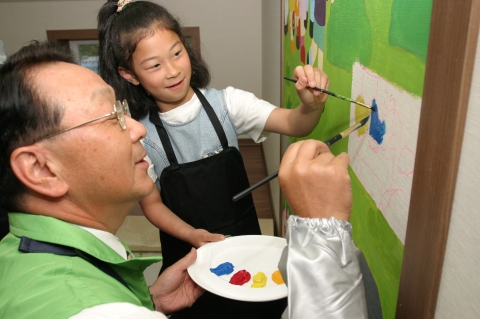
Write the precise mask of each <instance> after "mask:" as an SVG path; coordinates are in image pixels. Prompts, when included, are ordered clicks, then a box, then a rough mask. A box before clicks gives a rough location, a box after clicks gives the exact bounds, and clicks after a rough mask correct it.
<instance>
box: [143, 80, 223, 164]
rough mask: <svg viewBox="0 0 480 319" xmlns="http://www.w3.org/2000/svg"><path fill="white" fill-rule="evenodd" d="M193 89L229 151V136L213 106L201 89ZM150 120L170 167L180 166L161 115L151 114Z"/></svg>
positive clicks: (221, 141) (219, 137)
mask: <svg viewBox="0 0 480 319" xmlns="http://www.w3.org/2000/svg"><path fill="white" fill-rule="evenodd" d="M192 89H193V92H195V94H196V95H197V97H198V99H199V100H200V103H202V106H203V109H204V110H205V112H206V113H207V115H208V118H209V119H210V122H211V123H212V125H213V128H214V129H215V132H216V133H217V136H218V139H219V140H220V143H221V144H222V148H223V149H224V150H225V149H227V147H228V140H227V136H226V135H225V131H224V130H223V127H222V124H221V123H220V120H219V119H218V117H217V115H216V114H215V111H214V110H213V108H212V106H211V105H210V103H209V102H208V101H207V99H206V98H205V96H204V95H203V94H202V92H200V90H199V89H197V88H194V87H192ZM148 119H149V120H150V122H152V123H153V124H155V128H156V129H157V133H158V136H159V137H160V141H161V142H162V145H163V149H164V150H165V154H166V155H167V158H168V161H169V162H170V165H172V166H176V165H178V160H177V157H176V156H175V152H174V151H173V146H172V143H171V142H170V139H169V138H168V132H167V130H166V129H165V127H164V126H163V123H162V120H161V119H160V115H159V114H158V112H150V115H149V117H148Z"/></svg>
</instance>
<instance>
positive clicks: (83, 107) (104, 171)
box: [33, 63, 154, 214]
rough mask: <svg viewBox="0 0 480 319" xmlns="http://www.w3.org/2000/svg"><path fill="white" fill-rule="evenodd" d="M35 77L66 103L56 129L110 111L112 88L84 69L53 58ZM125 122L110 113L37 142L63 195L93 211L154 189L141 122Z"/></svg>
mask: <svg viewBox="0 0 480 319" xmlns="http://www.w3.org/2000/svg"><path fill="white" fill-rule="evenodd" d="M33 81H34V83H36V85H37V87H38V92H40V94H44V96H43V97H44V98H46V99H47V101H51V102H53V103H52V104H53V105H59V106H60V107H63V108H64V116H63V118H62V121H61V127H60V129H65V128H69V127H72V126H75V125H78V124H80V123H83V122H86V121H88V120H91V119H94V118H97V117H100V116H102V115H105V114H108V113H110V112H112V111H113V104H114V103H115V94H114V92H113V89H112V88H111V87H110V86H109V85H107V84H106V83H105V82H104V81H103V80H102V79H101V78H100V77H99V76H98V75H97V74H95V73H94V72H92V71H90V70H88V69H86V68H83V67H80V66H77V65H73V64H68V63H57V64H54V65H51V66H48V67H44V68H41V69H40V70H38V71H37V72H35V74H34V77H33ZM126 121H127V128H126V130H122V128H121V127H120V125H119V124H118V122H117V119H116V117H115V116H113V115H112V116H109V117H105V118H103V119H100V120H98V121H95V122H92V123H89V124H86V125H84V126H81V127H79V128H76V129H73V130H71V131H68V132H65V133H62V134H60V135H58V136H55V137H53V138H49V139H46V140H44V141H41V142H39V143H42V145H43V146H44V148H45V150H46V151H47V152H48V153H49V156H50V157H49V158H50V159H51V161H54V162H55V165H54V166H52V167H54V169H56V170H58V171H57V172H56V173H57V174H58V176H60V177H61V178H62V179H63V180H64V181H65V182H66V183H67V184H68V192H67V194H66V195H65V197H66V199H68V200H69V201H71V202H72V203H74V204H75V205H77V206H79V207H80V208H82V209H83V210H85V211H88V212H91V213H92V214H95V212H99V211H114V210H115V209H116V208H117V207H118V209H120V210H122V209H121V208H122V207H125V206H127V207H128V206H129V205H128V204H131V203H134V202H135V201H137V200H139V199H140V198H143V197H145V196H147V195H148V194H150V193H151V191H152V189H153V186H154V184H153V183H152V180H151V179H150V177H149V176H148V175H147V168H148V163H147V162H146V161H144V160H143V158H144V157H145V155H146V152H145V149H144V148H143V146H142V145H141V143H140V139H141V138H142V137H144V136H145V134H146V131H145V127H144V126H143V125H142V124H140V123H138V122H136V121H134V120H133V119H131V118H129V117H128V116H127V120H126ZM126 204H127V205H126ZM123 210H124V209H123Z"/></svg>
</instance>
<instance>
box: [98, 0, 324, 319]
mask: <svg viewBox="0 0 480 319" xmlns="http://www.w3.org/2000/svg"><path fill="white" fill-rule="evenodd" d="M98 28H99V40H100V68H99V69H100V75H101V76H102V77H103V78H104V79H105V81H106V82H107V83H109V84H110V85H111V86H112V87H113V88H114V89H115V91H116V94H117V98H121V99H127V101H128V102H129V105H130V107H131V112H132V115H133V117H134V118H136V119H139V120H140V122H142V123H143V124H144V125H145V126H146V128H147V132H148V133H147V136H146V137H145V139H144V145H145V148H146V150H147V152H148V155H149V157H150V159H151V160H152V161H153V163H154V165H155V172H156V173H157V175H158V176H160V178H159V179H158V180H157V187H158V188H159V190H160V195H161V196H159V195H158V192H157V193H154V194H152V195H151V196H150V197H148V198H146V199H145V200H142V202H141V203H140V204H141V206H142V209H143V211H144V214H145V216H146V217H147V218H148V219H149V220H150V221H151V222H152V223H153V224H155V225H156V226H157V227H158V228H159V229H160V240H161V244H162V255H163V258H164V259H163V266H162V271H163V269H165V268H166V267H168V266H170V265H171V264H173V263H174V262H176V261H177V260H178V259H179V258H181V257H183V256H184V255H185V254H187V253H188V251H189V250H190V249H191V244H189V243H188V242H185V241H189V238H188V235H185V234H186V233H188V234H190V233H191V231H189V232H184V229H186V228H188V227H193V228H194V229H205V230H206V231H209V232H215V233H218V234H229V235H233V236H235V235H249V234H261V233H260V227H259V224H258V219H257V215H256V211H255V207H254V205H253V199H252V196H251V195H249V196H245V197H244V198H242V199H241V200H239V201H237V202H233V201H232V197H233V196H234V195H236V194H237V193H239V192H241V191H242V190H244V189H246V188H248V187H249V183H248V179H247V174H246V171H245V168H244V165H243V160H242V157H241V155H240V152H239V151H238V140H237V135H240V134H248V135H250V136H251V137H252V138H253V139H254V140H255V141H256V142H262V141H263V140H264V139H265V138H266V134H265V133H264V131H266V132H275V133H280V134H285V135H290V136H296V137H301V136H305V135H307V134H309V133H310V132H311V131H312V130H313V129H314V128H315V126H316V125H317V123H318V121H319V119H320V115H321V113H322V111H323V108H324V106H325V101H326V99H327V96H326V95H325V94H323V93H320V92H318V91H314V90H311V89H309V87H321V88H325V89H327V88H328V77H327V75H326V74H325V73H324V72H322V71H321V70H319V69H315V68H313V67H312V66H310V65H306V66H299V67H297V68H295V70H294V73H293V76H294V77H295V78H296V79H298V81H297V83H296V84H295V85H296V88H297V92H298V95H299V98H300V100H301V104H300V105H299V106H298V107H297V108H295V109H293V110H289V109H284V108H278V107H275V106H273V105H271V104H270V103H268V102H266V101H263V100H260V99H257V98H256V97H255V96H254V95H253V94H251V93H248V92H245V91H241V90H238V89H234V88H232V87H227V88H226V89H224V90H215V89H211V88H206V87H207V86H208V83H209V82H210V74H209V71H208V68H207V66H206V64H205V63H204V61H203V60H202V59H201V58H200V57H199V55H198V54H197V53H196V52H195V51H194V49H193V48H192V47H191V46H189V45H186V44H185V39H184V37H183V35H182V32H181V27H180V25H179V23H178V21H177V20H176V19H174V18H173V17H172V16H171V15H170V14H169V12H168V11H167V10H166V9H165V8H163V7H161V6H159V5H157V4H154V3H151V2H148V1H135V2H130V1H129V0H126V1H124V0H120V1H118V3H117V1H108V2H107V3H106V4H104V5H103V6H102V8H101V9H100V12H99V14H98ZM162 201H163V203H162ZM172 212H173V213H172ZM161 214H167V216H170V217H171V219H172V220H173V221H174V222H173V225H172V224H170V223H168V222H165V219H163V218H159V216H160V215H161ZM177 216H178V217H180V218H181V220H182V221H179V220H178V219H177ZM185 223H186V224H187V225H186V224H185ZM206 231H204V232H205V233H204V235H205V236H217V235H215V234H211V233H208V232H206ZM218 236H220V235H218ZM217 238H218V237H217ZM217 240H218V239H217ZM285 306H286V298H285V299H281V300H277V301H271V302H259V303H255V302H253V303H247V302H239V301H234V300H229V299H225V298H221V297H219V296H216V295H213V294H209V293H205V294H204V295H203V296H202V297H201V298H200V299H199V300H197V302H196V303H195V304H194V305H193V306H192V307H191V308H188V309H185V310H182V311H180V312H177V313H175V314H174V315H173V318H242V319H243V318H280V315H281V313H282V312H283V310H284V308H285Z"/></svg>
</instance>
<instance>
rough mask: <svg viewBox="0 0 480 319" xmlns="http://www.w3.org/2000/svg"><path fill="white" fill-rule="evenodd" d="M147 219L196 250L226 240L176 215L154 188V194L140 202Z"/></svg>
mask: <svg viewBox="0 0 480 319" xmlns="http://www.w3.org/2000/svg"><path fill="white" fill-rule="evenodd" d="M140 207H142V210H143V213H144V215H145V217H147V219H148V220H149V221H150V222H151V223H152V224H153V225H155V226H156V227H158V228H159V229H160V230H161V231H164V232H166V233H168V234H170V235H172V236H174V237H176V238H178V239H181V240H183V241H185V242H188V243H190V244H191V245H192V246H194V247H195V248H198V247H200V246H203V245H205V244H207V243H209V242H212V241H220V240H224V239H225V236H224V235H222V234H212V233H210V232H208V231H206V230H204V229H196V228H193V227H192V226H190V225H189V224H187V223H185V222H184V221H183V220H182V219H180V218H179V217H178V216H177V215H175V214H174V213H173V212H172V211H171V210H170V209H169V208H168V207H167V206H165V204H164V203H163V201H162V197H161V196H160V192H159V191H158V188H157V187H154V189H153V192H152V193H151V194H150V195H149V196H147V197H145V198H143V199H142V200H140Z"/></svg>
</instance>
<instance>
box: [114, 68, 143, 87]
mask: <svg viewBox="0 0 480 319" xmlns="http://www.w3.org/2000/svg"><path fill="white" fill-rule="evenodd" d="M118 73H120V75H121V76H122V78H124V79H125V80H127V81H128V82H130V83H132V84H133V85H139V84H140V82H139V81H138V80H137V78H136V77H135V75H133V73H132V72H130V71H127V70H125V69H124V68H123V67H121V66H119V67H118Z"/></svg>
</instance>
